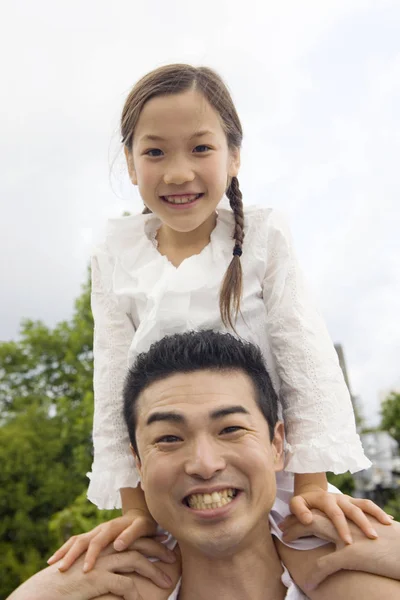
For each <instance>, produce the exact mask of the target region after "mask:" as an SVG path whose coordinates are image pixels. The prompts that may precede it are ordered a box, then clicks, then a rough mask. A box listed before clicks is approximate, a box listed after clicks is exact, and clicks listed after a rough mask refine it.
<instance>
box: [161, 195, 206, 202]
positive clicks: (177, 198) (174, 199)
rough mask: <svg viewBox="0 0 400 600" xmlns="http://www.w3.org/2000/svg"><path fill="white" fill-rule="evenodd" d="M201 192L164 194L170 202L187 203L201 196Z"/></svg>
mask: <svg viewBox="0 0 400 600" xmlns="http://www.w3.org/2000/svg"><path fill="white" fill-rule="evenodd" d="M200 196H201V194H190V195H189V196H163V197H164V199H165V200H166V201H167V202H169V203H170V204H186V203H187V202H193V201H194V200H197V198H200Z"/></svg>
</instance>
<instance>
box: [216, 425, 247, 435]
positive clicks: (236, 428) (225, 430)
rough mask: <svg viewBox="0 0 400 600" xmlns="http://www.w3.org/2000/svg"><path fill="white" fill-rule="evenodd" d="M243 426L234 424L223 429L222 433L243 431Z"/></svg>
mask: <svg viewBox="0 0 400 600" xmlns="http://www.w3.org/2000/svg"><path fill="white" fill-rule="evenodd" d="M242 430H243V427H239V425H232V426H231V427H224V429H223V430H222V431H221V433H222V434H229V433H236V432H237V431H242Z"/></svg>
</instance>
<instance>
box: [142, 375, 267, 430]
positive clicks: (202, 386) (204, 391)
mask: <svg viewBox="0 0 400 600" xmlns="http://www.w3.org/2000/svg"><path fill="white" fill-rule="evenodd" d="M224 403H230V404H232V403H235V404H238V403H240V404H242V405H246V406H249V407H252V406H253V407H254V408H256V403H255V394H254V389H253V385H252V382H251V380H250V379H249V377H248V376H247V375H246V374H245V373H243V372H241V371H212V370H204V371H195V372H193V373H174V374H173V375H169V376H168V377H165V378H163V379H160V380H158V381H155V382H154V383H152V384H151V385H149V386H148V387H147V388H146V389H145V390H144V391H143V392H142V393H141V395H140V396H139V399H138V409H139V410H138V416H139V419H140V416H141V415H147V414H149V413H150V412H151V411H153V410H156V409H160V408H166V407H167V406H168V407H171V406H172V405H173V406H175V407H176V408H178V409H179V410H180V411H185V408H187V409H189V407H190V406H191V405H193V404H194V405H195V406H196V407H198V408H202V407H204V410H210V408H212V406H216V405H218V404H224Z"/></svg>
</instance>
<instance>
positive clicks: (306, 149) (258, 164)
mask: <svg viewBox="0 0 400 600" xmlns="http://www.w3.org/2000/svg"><path fill="white" fill-rule="evenodd" d="M399 31H400V2H399V1H398V0H397V1H396V0H393V1H386V0H376V1H368V0H359V1H356V0H344V1H342V0H324V1H321V0H302V1H301V2H300V1H298V0H294V1H289V0H279V1H278V0H273V1H272V0H263V1H261V0H259V1H258V2H254V1H252V0H246V1H244V0H242V1H238V0H230V1H227V0H212V1H210V0H202V1H201V2H188V0H178V1H176V0H170V1H169V2H168V1H166V0H153V1H152V2H148V1H147V2H145V1H142V2H138V1H137V0H114V1H113V2H112V1H111V0H108V1H104V0H68V1H65V0H56V1H50V0H48V1H45V0H35V2H32V1H30V0H8V1H7V0H6V1H5V2H3V3H2V19H1V24H0V51H1V57H2V59H1V60H2V65H1V80H2V90H3V91H2V110H1V136H0V144H1V148H0V165H1V166H0V169H1V172H2V173H1V195H0V201H1V220H0V256H1V261H0V264H1V286H2V287H1V314H0V339H2V340H8V339H14V338H16V337H17V335H18V329H19V323H20V320H21V318H22V317H29V318H32V319H42V320H43V321H45V322H46V323H47V324H48V325H50V326H52V325H54V324H55V323H57V322H58V321H59V320H62V319H67V318H69V317H70V315H71V312H72V307H73V301H74V298H75V297H76V296H77V295H78V294H79V290H80V285H81V283H82V282H83V280H84V279H85V273H86V265H87V263H88V257H89V253H90V247H91V244H92V242H93V240H94V239H95V238H96V237H97V236H98V235H99V232H100V231H101V228H102V227H103V225H104V222H105V220H106V218H107V217H108V216H117V215H120V214H121V213H122V211H124V210H129V211H131V212H134V211H138V210H139V208H140V205H141V204H140V199H139V198H138V196H137V194H136V192H135V191H134V190H133V189H132V188H131V186H130V184H129V183H128V179H127V177H126V173H125V170H124V167H123V162H122V156H121V154H120V152H119V145H118V132H117V128H118V119H119V114H120V110H121V107H122V104H123V102H124V98H125V96H126V94H127V93H128V91H129V89H130V87H131V86H132V85H133V84H134V82H135V81H136V80H137V79H138V78H139V77H140V76H142V75H143V74H144V73H146V72H147V71H148V70H151V69H153V68H154V67H157V66H159V65H162V64H166V63H169V62H191V63H193V64H196V65H200V64H204V65H208V66H211V67H213V68H215V69H217V70H218V71H219V72H220V73H221V74H222V76H223V77H224V78H225V80H226V81H227V83H228V85H229V87H230V89H231V91H232V94H233V97H234V100H235V102H236V105H237V108H238V111H239V114H240V117H241V119H242V122H243V126H244V130H245V140H244V146H243V155H242V165H243V166H242V170H241V173H240V180H241V186H242V189H243V192H244V202H245V203H246V204H255V203H258V204H261V205H264V206H273V207H277V208H279V209H282V210H284V211H285V212H286V213H287V215H288V216H289V219H290V222H291V225H292V230H293V235H294V237H295V241H296V245H297V249H298V254H299V256H300V260H301V262H302V264H303V267H304V270H305V271H306V273H307V275H308V279H309V281H310V283H311V285H312V287H313V289H314V291H315V295H316V297H317V300H318V302H319V305H320V307H321V310H322V312H323V314H324V316H325V318H326V320H327V323H328V327H329V330H330V333H331V335H332V338H333V339H334V341H335V342H340V343H341V344H342V345H343V346H344V351H345V356H346V360H347V366H348V371H349V377H350V381H351V385H352V388H353V391H354V393H356V394H357V395H359V396H360V397H361V399H362V402H363V412H364V415H365V417H366V418H367V421H368V422H369V423H371V424H375V423H377V420H378V416H377V415H378V410H379V397H380V395H382V394H385V393H386V392H387V391H388V390H390V389H391V388H399V387H400V360H399V356H400V319H399V309H400V241H399V240H400V235H399V229H400V183H399V162H400V161H399V151H400V35H399Z"/></svg>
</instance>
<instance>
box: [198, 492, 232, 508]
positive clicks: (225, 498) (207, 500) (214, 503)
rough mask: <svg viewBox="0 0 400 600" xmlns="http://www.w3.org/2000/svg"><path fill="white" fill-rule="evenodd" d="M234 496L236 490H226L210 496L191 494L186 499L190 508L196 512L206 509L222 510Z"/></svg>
mask: <svg viewBox="0 0 400 600" xmlns="http://www.w3.org/2000/svg"><path fill="white" fill-rule="evenodd" d="M235 496H236V490H234V489H233V488H228V489H226V490H220V491H219V492H212V493H211V494H192V495H191V496H189V497H188V498H187V503H188V505H189V506H190V508H195V509H197V510H206V509H208V508H222V507H223V506H225V504H229V502H232V500H233V499H234V498H235Z"/></svg>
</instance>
